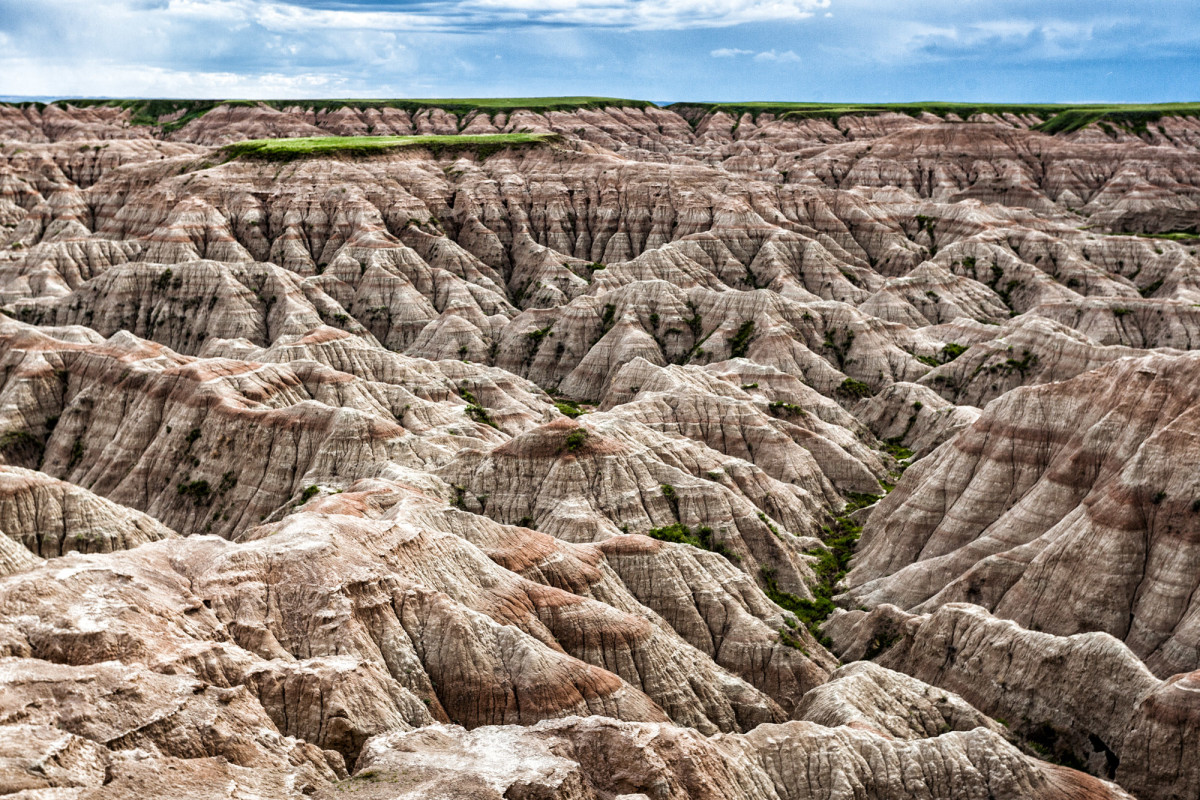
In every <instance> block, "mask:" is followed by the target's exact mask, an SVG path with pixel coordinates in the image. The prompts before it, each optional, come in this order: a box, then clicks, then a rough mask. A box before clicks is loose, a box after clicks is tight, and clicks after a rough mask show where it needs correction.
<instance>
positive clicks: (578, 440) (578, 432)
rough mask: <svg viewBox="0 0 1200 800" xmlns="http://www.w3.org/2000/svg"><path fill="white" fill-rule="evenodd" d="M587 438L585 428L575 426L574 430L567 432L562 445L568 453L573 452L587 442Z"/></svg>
mask: <svg viewBox="0 0 1200 800" xmlns="http://www.w3.org/2000/svg"><path fill="white" fill-rule="evenodd" d="M587 440H588V431H587V428H576V429H575V430H573V431H571V432H570V433H568V434H567V438H566V440H565V441H564V442H563V447H565V448H566V449H567V452H568V453H574V452H575V451H577V450H579V449H581V448H582V447H583V446H584V445H585V444H587Z"/></svg>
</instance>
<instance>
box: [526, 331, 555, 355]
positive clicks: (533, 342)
mask: <svg viewBox="0 0 1200 800" xmlns="http://www.w3.org/2000/svg"><path fill="white" fill-rule="evenodd" d="M553 327H554V323H553V322H551V323H550V324H549V325H547V326H546V327H544V328H538V329H537V330H535V331H530V332H529V333H527V334H525V338H526V339H528V340H529V342H530V348H529V354H528V355H526V356H525V364H526V366H528V365H529V364H532V363H533V359H534V357H535V356H536V355H537V353H538V350H539V349H540V348H541V346H542V342H543V341H544V340H545V338H546V337H547V336H549V335H550V329H551V328H553Z"/></svg>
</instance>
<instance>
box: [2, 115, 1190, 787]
mask: <svg viewBox="0 0 1200 800" xmlns="http://www.w3.org/2000/svg"><path fill="white" fill-rule="evenodd" d="M163 102H164V103H165V105H160V106H155V108H156V109H157V111H155V114H158V112H163V111H164V110H165V113H162V114H161V115H160V116H158V117H157V118H152V119H148V118H147V117H146V114H147V113H149V112H148V111H146V110H145V109H141V110H139V108H138V107H137V105H136V104H132V105H131V104H126V105H118V104H103V103H81V104H78V105H71V104H51V105H46V106H35V105H28V106H13V105H6V106H0V534H2V535H0V798H3V797H8V796H12V797H13V798H14V800H16V798H21V799H22V800H26V799H28V800H33V798H52V797H53V798H93V797H95V798H110V797H111V798H122V797H132V796H154V795H161V796H172V797H185V798H208V797H214V798H216V797H229V796H244V797H272V798H277V797H287V798H301V797H314V796H315V797H335V796H343V795H344V793H345V792H347V791H352V792H354V793H355V795H356V796H362V797H367V798H371V797H378V798H389V799H390V798H413V799H414V800H415V798H425V797H446V798H451V797H453V798H459V797H461V798H487V797H495V798H501V797H506V798H513V799H514V800H515V799H516V798H526V799H527V800H534V798H537V800H549V799H550V798H556V799H560V800H581V799H582V798H589V799H590V798H595V799H596V800H601V799H603V800H613V798H627V799H628V800H635V799H638V800H640V799H641V798H654V799H655V800H659V799H660V798H691V797H711V798H727V799H728V800H788V799H790V798H796V799H797V800H798V799H799V798H830V799H831V800H832V799H833V798H851V797H853V798H879V799H880V800H899V798H910V797H912V798H929V800H935V799H939V800H940V799H941V798H946V799H947V800H949V799H950V798H963V797H979V798H986V797H991V798H1013V800H1016V798H1047V799H1050V798H1053V799H1054V800H1058V799H1059V798H1061V800H1082V799H1083V798H1087V799H1088V800H1093V799H1095V800H1101V799H1104V798H1128V797H1137V798H1142V800H1147V799H1149V800H1195V798H1197V797H1200V771H1197V764H1200V706H1198V704H1197V701H1196V699H1195V698H1197V697H1200V678H1198V677H1197V676H1200V603H1198V602H1197V601H1196V595H1197V592H1196V589H1197V587H1198V585H1200V550H1198V549H1197V547H1198V545H1197V543H1198V542H1200V534H1198V531H1200V479H1198V478H1197V476H1196V475H1195V474H1194V472H1195V471H1194V469H1192V468H1191V466H1192V465H1194V464H1195V463H1196V461H1197V458H1196V453H1197V446H1198V445H1200V440H1198V439H1197V435H1196V431H1197V427H1198V417H1197V413H1198V412H1197V408H1198V407H1200V406H1198V403H1200V396H1198V392H1200V389H1198V387H1200V356H1197V355H1196V353H1195V352H1194V351H1195V350H1196V349H1197V345H1198V343H1200V316H1198V314H1197V309H1196V306H1197V305H1200V257H1198V256H1197V250H1198V248H1200V240H1198V239H1196V238H1195V236H1194V235H1195V234H1196V233H1198V232H1200V123H1198V122H1197V119H1196V118H1195V117H1188V116H1178V117H1161V118H1159V119H1157V120H1151V122H1150V123H1149V124H1143V125H1140V126H1139V125H1134V124H1123V123H1119V121H1118V122H1116V123H1114V124H1109V123H1108V122H1105V121H1103V120H1101V122H1102V123H1103V124H1087V125H1083V126H1082V127H1080V126H1073V127H1071V126H1065V127H1064V126H1057V127H1056V126H1053V125H1050V126H1044V125H1043V123H1046V122H1047V118H1046V116H1045V115H1043V116H1041V117H1039V116H1038V115H1036V114H1030V113H1021V114H1016V113H1005V112H1002V110H1000V111H997V110H991V111H986V110H982V111H977V113H973V114H967V115H966V118H965V119H964V118H961V117H959V116H956V115H955V114H948V115H946V116H942V117H939V116H935V115H934V114H931V113H916V112H914V113H913V114H912V115H909V114H902V113H897V112H894V111H886V110H885V111H870V112H863V113H861V114H846V115H843V116H842V117H840V118H837V119H827V118H824V117H822V116H821V115H819V114H817V115H813V114H808V115H805V114H795V113H791V114H789V113H786V112H787V109H767V110H760V111H759V112H758V113H749V112H744V110H739V109H736V108H732V107H719V106H718V107H701V106H694V105H687V104H681V105H676V106H672V107H668V108H658V107H654V106H653V105H650V104H646V103H637V102H626V101H596V102H589V103H582V104H578V105H576V106H574V107H573V106H569V105H567V106H557V105H553V106H543V107H535V108H518V107H511V108H493V109H487V110H481V109H475V108H471V107H470V106H463V105H456V104H446V106H445V107H440V108H439V107H428V106H426V105H423V104H421V103H419V102H416V101H412V102H395V103H386V102H385V103H364V104H353V103H352V104H348V105H344V106H340V107H339V106H337V105H336V104H332V103H322V104H320V107H319V108H318V107H313V106H309V105H306V104H304V103H301V102H297V103H295V104H289V103H278V102H276V103H257V104H256V103H245V102H239V103H218V102H200V103H194V104H188V103H175V104H174V106H172V107H171V108H168V106H170V105H171V103H172V102H173V101H163ZM964 114H966V112H964ZM152 116H153V115H152ZM149 122H153V123H154V124H147V123H149ZM1042 128H1044V129H1042ZM1051 130H1059V131H1060V132H1058V133H1051V132H1050V131H1051ZM518 131H531V132H534V133H545V134H554V136H550V137H546V138H544V139H542V140H540V143H534V144H531V145H524V146H520V147H506V148H501V147H480V146H476V145H468V144H463V143H461V142H455V140H454V139H453V138H447V139H445V140H443V141H442V142H441V143H440V144H438V145H437V146H434V147H397V148H392V149H384V150H380V151H378V152H376V153H374V154H367V155H364V154H361V153H357V154H355V153H345V152H342V153H339V152H334V153H332V154H328V153H327V154H325V155H321V156H311V155H304V154H299V155H297V156H295V157H293V158H290V159H286V160H282V161H278V160H270V159H266V158H261V157H259V158H256V157H248V156H237V155H236V152H235V151H233V150H229V149H226V148H225V145H228V144H231V143H236V142H239V141H242V140H245V139H250V138H256V137H271V138H281V137H302V136H314V135H322V136H329V135H332V136H342V135H377V136H382V135H404V134H414V133H420V134H435V135H444V136H447V137H453V136H454V135H457V134H460V133H467V134H495V133H511V132H518ZM1134 234H1142V235H1134ZM860 533H861V538H860Z"/></svg>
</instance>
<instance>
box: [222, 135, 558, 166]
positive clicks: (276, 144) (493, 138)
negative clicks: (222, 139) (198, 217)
mask: <svg viewBox="0 0 1200 800" xmlns="http://www.w3.org/2000/svg"><path fill="white" fill-rule="evenodd" d="M558 138H559V137H558V135H557V134H552V133H497V134H480V135H465V136H463V135H456V136H310V137H305V138H299V139H250V140H247V141H244V142H235V143H233V144H228V145H225V146H224V147H223V148H221V149H222V151H224V152H225V154H226V155H228V156H229V157H230V158H255V159H261V160H265V161H292V160H294V159H298V158H310V157H316V156H327V155H351V156H367V155H375V154H377V153H383V152H387V151H389V150H396V149H398V148H403V147H423V148H426V149H429V150H432V151H434V152H435V153H438V152H442V151H444V150H469V151H471V152H474V153H477V154H478V155H479V156H480V157H481V158H486V157H487V156H489V155H492V154H493V153H496V152H499V151H500V150H504V149H506V148H509V147H525V146H529V145H535V144H543V143H545V142H550V141H555V140H557V139H558Z"/></svg>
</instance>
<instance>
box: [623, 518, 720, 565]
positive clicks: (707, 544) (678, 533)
mask: <svg viewBox="0 0 1200 800" xmlns="http://www.w3.org/2000/svg"><path fill="white" fill-rule="evenodd" d="M646 535H647V536H649V537H650V538H652V539H658V540H659V541H661V542H675V543H676V544H686V545H691V546H692V547H696V548H699V549H701V550H708V551H709V552H711V553H717V554H718V555H721V556H724V557H725V558H727V559H728V560H730V561H733V562H738V561H741V560H742V557H741V556H739V555H738V554H737V553H735V552H733V551H732V550H730V549H729V547H728V546H727V545H726V544H725V543H724V542H718V541H714V540H713V531H712V528H709V527H708V526H703V527H700V528H697V529H696V530H695V531H693V530H692V529H691V528H689V527H688V526H687V525H684V524H682V523H679V522H676V523H675V524H674V525H668V526H666V527H665V528H652V529H651V530H650V531H648V532H647V534H646Z"/></svg>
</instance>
